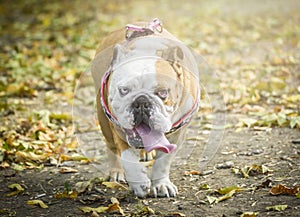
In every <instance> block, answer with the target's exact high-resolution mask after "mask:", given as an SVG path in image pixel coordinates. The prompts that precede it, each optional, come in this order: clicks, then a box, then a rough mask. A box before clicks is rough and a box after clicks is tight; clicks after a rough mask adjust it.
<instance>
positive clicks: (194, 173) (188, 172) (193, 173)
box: [184, 170, 201, 176]
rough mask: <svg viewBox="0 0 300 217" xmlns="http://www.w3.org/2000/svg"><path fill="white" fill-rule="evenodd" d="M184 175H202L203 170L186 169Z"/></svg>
mask: <svg viewBox="0 0 300 217" xmlns="http://www.w3.org/2000/svg"><path fill="white" fill-rule="evenodd" d="M184 175H186V176H189V175H201V172H200V171H197V170H191V171H185V172H184Z"/></svg>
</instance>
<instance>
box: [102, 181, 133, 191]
mask: <svg viewBox="0 0 300 217" xmlns="http://www.w3.org/2000/svg"><path fill="white" fill-rule="evenodd" d="M102 185H105V186H106V187H108V188H110V189H115V188H116V189H124V190H128V187H126V186H125V185H122V184H121V183H118V182H102Z"/></svg>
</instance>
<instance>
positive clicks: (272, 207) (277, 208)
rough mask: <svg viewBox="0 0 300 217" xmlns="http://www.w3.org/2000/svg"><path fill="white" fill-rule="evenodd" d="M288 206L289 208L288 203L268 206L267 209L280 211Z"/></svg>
mask: <svg viewBox="0 0 300 217" xmlns="http://www.w3.org/2000/svg"><path fill="white" fill-rule="evenodd" d="M286 208H288V205H275V206H268V207H266V209H267V210H270V211H279V212H280V211H283V210H285V209H286Z"/></svg>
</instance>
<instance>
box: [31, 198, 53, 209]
mask: <svg viewBox="0 0 300 217" xmlns="http://www.w3.org/2000/svg"><path fill="white" fill-rule="evenodd" d="M27 204H28V205H36V206H39V207H41V208H43V209H47V208H49V207H48V206H47V205H46V204H45V203H44V202H43V201H41V200H28V201H27Z"/></svg>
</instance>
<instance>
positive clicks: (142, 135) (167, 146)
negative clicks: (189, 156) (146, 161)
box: [126, 122, 176, 154]
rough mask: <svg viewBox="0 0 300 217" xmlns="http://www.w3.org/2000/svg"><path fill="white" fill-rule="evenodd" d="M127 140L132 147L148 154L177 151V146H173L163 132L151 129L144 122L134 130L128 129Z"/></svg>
mask: <svg viewBox="0 0 300 217" xmlns="http://www.w3.org/2000/svg"><path fill="white" fill-rule="evenodd" d="M126 139H127V142H128V143H129V144H130V145H131V146H133V147H135V148H138V149H145V150H146V151H147V152H151V151H152V150H159V151H162V152H165V153H168V154H169V153H172V152H174V151H175V150H176V145H175V144H171V143H170V142H169V141H168V139H167V138H166V136H165V134H164V133H163V132H160V131H157V130H154V129H151V128H150V127H149V125H148V124H145V123H144V122H142V123H140V124H139V125H138V126H136V127H134V128H133V129H132V130H129V129H126Z"/></svg>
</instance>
